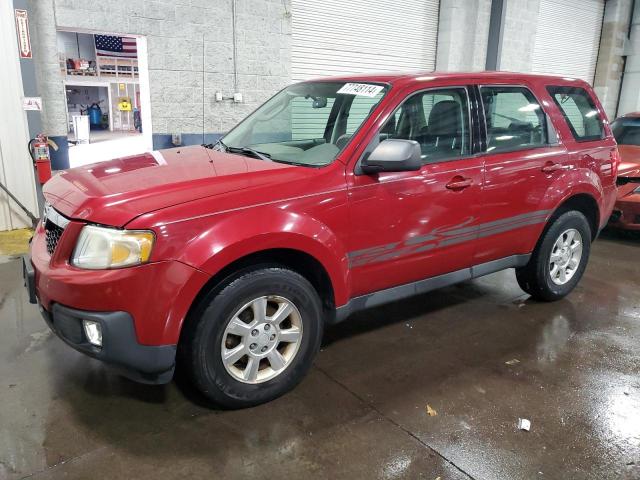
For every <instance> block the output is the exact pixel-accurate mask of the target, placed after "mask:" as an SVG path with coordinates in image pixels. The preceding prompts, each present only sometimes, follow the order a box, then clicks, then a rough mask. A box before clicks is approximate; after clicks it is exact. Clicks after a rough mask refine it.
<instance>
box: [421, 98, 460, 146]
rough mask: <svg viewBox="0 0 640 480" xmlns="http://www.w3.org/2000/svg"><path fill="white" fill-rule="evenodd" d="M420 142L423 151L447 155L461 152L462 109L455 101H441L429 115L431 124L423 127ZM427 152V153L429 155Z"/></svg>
mask: <svg viewBox="0 0 640 480" xmlns="http://www.w3.org/2000/svg"><path fill="white" fill-rule="evenodd" d="M416 140H418V142H419V143H420V144H421V145H422V146H423V151H424V150H426V151H427V152H429V153H436V154H437V153H438V152H440V153H445V152H451V150H459V149H460V146H461V145H460V144H461V142H462V109H461V106H460V104H459V103H458V102H456V101H455V100H441V101H440V102H438V103H436V104H435V105H434V106H433V108H432V109H431V112H430V113H429V122H428V124H427V126H426V127H423V128H422V130H421V133H420V136H419V138H417V139H416ZM427 152H425V153H427Z"/></svg>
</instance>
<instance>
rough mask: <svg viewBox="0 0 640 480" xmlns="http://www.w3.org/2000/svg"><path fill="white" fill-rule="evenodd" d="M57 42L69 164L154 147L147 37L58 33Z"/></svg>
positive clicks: (87, 161) (127, 153) (139, 151)
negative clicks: (65, 114) (62, 83)
mask: <svg viewBox="0 0 640 480" xmlns="http://www.w3.org/2000/svg"><path fill="white" fill-rule="evenodd" d="M57 42H58V56H59V64H60V71H61V74H62V75H63V76H64V79H65V80H64V83H65V96H66V98H65V101H66V105H67V132H68V136H67V138H68V142H69V164H70V166H71V167H77V166H81V165H86V164H88V163H95V162H100V161H105V160H110V159H113V158H118V157H122V156H127V155H133V154H137V153H142V152H145V151H149V150H151V148H152V141H151V138H152V137H151V117H150V108H149V87H148V79H149V76H148V71H147V68H146V65H147V63H146V39H144V38H143V37H136V36H122V35H111V34H105V33H89V32H76V31H58V32H57ZM142 57H144V58H142Z"/></svg>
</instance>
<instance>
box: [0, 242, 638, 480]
mask: <svg viewBox="0 0 640 480" xmlns="http://www.w3.org/2000/svg"><path fill="white" fill-rule="evenodd" d="M20 268H21V267H20V263H19V262H18V261H15V260H11V261H6V262H4V263H0V295H1V296H0V479H4V478H8V479H14V478H23V477H26V476H33V477H35V478H36V479H46V478H99V477H104V476H108V477H110V478H156V479H163V478H184V477H204V476H206V477H207V478H258V479H261V478H264V479H267V478H285V477H288V478H350V479H356V478H358V479H359V478H363V479H371V478H389V479H392V478H410V479H413V478H425V479H436V478H437V477H440V479H441V480H445V479H466V478H476V479H534V478H535V479H538V478H539V479H545V478H546V479H558V478H566V479H568V478H571V479H573V478H576V479H582V478H597V479H609V478H611V479H638V478H640V238H638V237H620V236H617V235H612V234H609V235H606V236H605V238H603V239H601V240H600V241H598V242H597V243H596V244H595V245H594V248H593V251H592V258H591V261H590V265H589V268H588V270H587V272H586V275H585V277H584V278H583V280H582V282H581V284H580V285H579V286H578V288H577V289H576V290H575V291H574V292H573V293H572V294H571V295H570V296H569V297H567V298H566V299H564V300H562V301H559V302H557V303H553V304H542V303H536V302H533V301H530V300H528V297H527V296H526V295H524V294H523V293H522V291H521V290H519V288H518V286H517V284H516V283H515V277H514V274H513V271H506V272H502V273H498V274H495V275H491V276H488V277H485V278H482V279H478V280H474V281H470V282H466V283H463V284H460V285H457V286H454V287H450V288H446V289H444V290H439V291H436V292H432V293H429V294H426V295H422V296H420V297H416V298H413V299H410V300H407V301H403V302H399V303H395V304H392V305H388V306H384V307H380V308H376V309H374V310H370V311H366V312H361V313H359V314H357V315H355V316H354V317H353V318H352V319H351V320H349V321H348V322H346V323H344V324H341V325H338V326H336V327H333V328H331V329H330V330H329V331H328V332H327V334H326V335H325V341H324V345H323V349H322V352H321V353H320V354H319V356H318V358H317V360H316V363H315V367H314V368H313V369H312V370H311V373H310V375H309V376H308V377H307V378H306V379H305V380H304V381H303V382H302V384H301V385H300V386H299V387H298V388H296V389H295V390H294V391H293V392H291V393H290V394H288V395H286V396H285V397H283V398H281V399H278V400H276V401H274V402H272V403H270V404H267V405H263V406H260V407H256V408H252V409H249V410H243V411H221V410H215V409H211V408H209V407H207V405H206V404H205V403H204V401H203V399H202V397H200V396H199V395H198V394H197V393H196V392H194V391H193V390H192V389H191V388H190V387H189V386H188V385H187V384H185V382H184V381H181V380H180V379H178V380H177V381H174V382H172V383H171V384H169V385H166V386H154V387H150V386H144V385H138V384H136V383H133V382H130V381H128V380H126V379H123V378H121V377H118V376H117V375H116V374H114V373H112V372H111V371H109V370H107V369H106V368H105V367H104V366H103V365H102V364H100V363H99V362H97V361H95V360H92V359H89V358H87V357H84V356H83V355H81V354H79V353H77V352H75V351H73V350H71V349H69V348H68V347H66V346H65V345H64V344H63V343H62V342H61V341H60V340H59V339H57V338H55V337H53V336H52V335H51V334H50V333H49V331H48V329H47V328H46V326H45V325H44V323H43V320H42V319H41V317H40V315H39V313H38V311H37V309H36V307H35V306H33V305H29V304H28V302H27V298H26V293H25V292H24V291H23V288H22V282H21V270H20ZM507 362H508V363H507ZM427 404H428V405H430V407H431V408H432V409H433V410H435V411H436V412H437V415H435V416H430V415H428V414H427V410H426V406H427ZM518 418H527V419H529V420H531V430H530V431H528V432H526V431H521V430H518V429H517V427H516V424H517V422H518Z"/></svg>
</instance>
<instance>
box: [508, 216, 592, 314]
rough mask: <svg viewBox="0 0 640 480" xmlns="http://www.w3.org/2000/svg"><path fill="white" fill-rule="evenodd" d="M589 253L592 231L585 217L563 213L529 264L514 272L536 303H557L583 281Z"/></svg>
mask: <svg viewBox="0 0 640 480" xmlns="http://www.w3.org/2000/svg"><path fill="white" fill-rule="evenodd" d="M590 251H591V227H590V226H589V222H588V221H587V219H586V218H585V216H584V215H583V214H582V213H580V212H577V211H569V212H566V213H563V214H562V215H560V216H559V217H557V218H556V219H555V220H553V223H552V224H551V225H550V226H549V228H548V229H547V230H546V232H545V233H544V235H543V237H542V238H541V240H540V241H539V242H538V245H537V246H536V249H535V250H534V252H533V255H532V256H531V259H530V260H529V263H527V265H525V266H524V267H521V268H517V269H516V279H517V280H518V284H519V285H520V288H522V289H523V290H524V291H525V292H527V293H528V294H529V295H531V296H532V297H533V298H535V299H537V300H543V301H547V302H550V301H554V300H558V299H560V298H562V297H564V296H565V295H567V294H568V293H569V292H571V291H572V290H573V289H574V288H575V286H576V285H577V284H578V282H579V281H580V278H582V274H583V273H584V270H585V268H586V267H587V261H588V259H589V253H590Z"/></svg>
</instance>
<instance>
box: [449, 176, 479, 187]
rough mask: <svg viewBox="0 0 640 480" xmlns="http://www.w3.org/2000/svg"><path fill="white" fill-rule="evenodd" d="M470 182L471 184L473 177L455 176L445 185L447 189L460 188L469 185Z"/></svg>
mask: <svg viewBox="0 0 640 480" xmlns="http://www.w3.org/2000/svg"><path fill="white" fill-rule="evenodd" d="M472 184H473V179H471V178H463V177H460V176H457V177H454V178H453V179H451V181H450V182H449V183H447V184H446V185H445V186H446V187H447V188H448V189H449V190H462V189H465V188H468V187H470V186H471V185H472Z"/></svg>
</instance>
